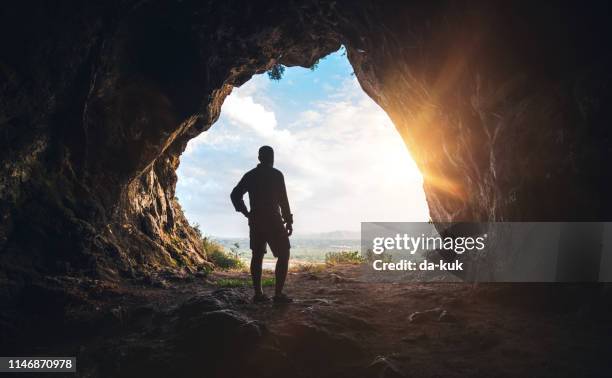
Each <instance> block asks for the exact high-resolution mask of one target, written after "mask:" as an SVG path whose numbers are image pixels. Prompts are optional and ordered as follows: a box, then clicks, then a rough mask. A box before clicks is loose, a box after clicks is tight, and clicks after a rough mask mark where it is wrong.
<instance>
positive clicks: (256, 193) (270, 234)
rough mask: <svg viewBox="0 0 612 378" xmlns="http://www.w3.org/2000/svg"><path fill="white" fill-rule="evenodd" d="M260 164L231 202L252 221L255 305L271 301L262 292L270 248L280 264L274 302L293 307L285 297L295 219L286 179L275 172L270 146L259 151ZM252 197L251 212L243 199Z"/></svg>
mask: <svg viewBox="0 0 612 378" xmlns="http://www.w3.org/2000/svg"><path fill="white" fill-rule="evenodd" d="M259 162H260V163H259V164H258V165H257V167H255V168H254V169H252V170H250V171H248V172H247V173H246V174H245V175H244V176H243V177H242V179H241V180H240V182H239V183H238V185H236V187H235V188H234V190H232V194H231V199H232V204H233V205H234V208H235V209H236V211H238V212H241V213H242V214H244V216H245V217H247V218H248V220H249V237H250V245H251V251H252V252H253V256H252V257H251V276H252V277H253V288H254V289H255V296H254V297H253V301H254V302H265V301H268V300H269V298H268V297H267V296H266V295H265V294H264V292H263V290H262V288H261V271H262V263H263V258H264V254H265V253H266V244H268V245H269V246H270V249H271V250H272V254H273V255H274V257H276V258H277V261H276V270H275V275H276V287H275V295H274V302H276V303H290V302H292V301H293V300H292V299H291V298H289V297H288V296H287V295H285V294H283V287H284V285H285V278H286V277H287V270H288V269H289V249H290V248H291V245H290V244H289V236H290V235H291V234H292V233H293V215H292V214H291V209H290V208H289V200H288V198H287V189H286V188H285V179H284V177H283V174H282V173H281V171H279V170H278V169H275V168H273V165H274V150H273V149H272V147H270V146H263V147H261V148H260V149H259ZM245 193H249V204H250V207H251V211H250V212H249V210H248V209H247V207H246V205H245V204H244V200H243V196H244V194H245Z"/></svg>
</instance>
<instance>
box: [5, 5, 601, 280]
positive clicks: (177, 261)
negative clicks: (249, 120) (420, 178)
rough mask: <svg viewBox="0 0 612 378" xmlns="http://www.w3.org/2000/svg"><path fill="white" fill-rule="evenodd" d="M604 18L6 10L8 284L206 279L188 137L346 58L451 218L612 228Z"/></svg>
mask: <svg viewBox="0 0 612 378" xmlns="http://www.w3.org/2000/svg"><path fill="white" fill-rule="evenodd" d="M607 8H608V5H607V4H593V6H590V7H588V8H587V7H583V6H581V5H580V4H578V3H571V2H567V3H557V2H550V3H549V2H539V3H538V5H537V6H535V5H533V4H527V3H512V4H511V3H509V2H499V3H493V2H485V1H483V2H462V1H433V2H410V3H408V2H402V1H384V2H383V1H367V0H362V1H315V0H311V1H301V2H298V1H262V2H258V3H257V4H255V3H253V2H246V1H210V2H201V1H176V2H174V1H171V2H167V1H148V2H137V1H123V2H119V1H116V2H114V1H109V2H100V3H96V2H92V3H78V4H73V3H71V2H62V1H59V2H55V3H49V2H42V1H41V2H21V3H15V4H10V5H9V4H3V5H2V11H1V12H0V18H1V20H2V22H1V23H0V32H1V33H0V34H1V36H0V38H1V40H2V51H1V55H0V145H2V146H3V148H2V150H0V162H1V164H0V214H1V218H0V251H1V252H0V263H1V266H2V272H3V273H2V274H3V276H2V277H1V278H2V279H3V280H11V279H13V278H15V277H23V276H24V275H23V274H22V273H25V276H26V277H29V276H32V274H33V272H40V273H43V274H47V273H54V274H55V273H60V274H63V273H83V274H90V275H97V276H100V277H103V278H117V277H120V276H127V277H135V276H141V275H145V276H146V275H150V274H151V273H153V272H158V271H164V270H166V271H171V272H174V273H178V274H185V273H190V272H193V271H195V270H198V269H201V268H202V267H204V266H205V265H206V264H207V263H206V256H205V254H204V251H202V249H201V246H199V244H198V242H197V235H196V234H195V232H194V230H193V229H191V228H190V227H189V225H188V223H187V221H186V219H185V217H184V216H183V214H182V211H181V209H180V206H179V204H178V202H177V201H176V199H175V197H174V188H175V185H176V175H175V170H176V168H177V167H178V164H179V158H180V154H181V152H182V151H183V150H184V149H185V147H186V144H187V142H188V141H189V140H190V139H191V138H193V137H195V136H197V135H198V134H200V133H201V132H204V131H206V130H208V129H209V128H210V127H211V125H212V124H213V123H214V121H215V120H216V119H217V117H218V116H219V111H220V107H221V104H222V102H223V99H224V98H225V97H226V96H227V95H228V94H229V93H230V92H231V89H232V87H233V86H239V85H240V84H242V83H244V82H246V81H247V80H248V79H249V78H250V77H251V76H252V75H253V74H255V73H261V72H264V71H265V70H267V69H268V68H270V67H271V66H272V65H273V64H275V63H277V62H278V63H282V64H285V65H289V66H291V65H302V66H310V65H312V64H313V63H314V62H315V61H316V60H317V59H319V58H320V57H323V56H325V55H327V54H328V53H330V52H332V51H335V50H337V49H338V48H339V46H340V45H341V44H344V45H346V47H347V51H348V57H349V60H350V62H351V64H352V65H353V68H354V70H355V74H356V76H357V78H358V80H359V82H360V84H361V85H362V87H363V88H364V90H365V91H366V92H367V93H368V94H369V95H370V96H371V97H372V98H373V99H374V100H375V101H376V102H377V103H378V104H380V105H381V106H382V107H383V109H385V111H386V112H387V113H388V114H389V115H390V117H391V119H392V120H393V122H394V123H395V125H396V126H397V128H398V131H399V132H400V134H401V136H402V137H403V139H404V140H405V142H406V144H407V146H408V148H409V149H410V151H411V153H412V155H413V157H414V158H415V161H416V162H417V164H418V166H419V167H420V169H421V170H422V172H423V173H424V176H425V184H424V185H425V191H426V195H427V200H428V204H429V208H430V212H431V217H432V219H433V220H434V221H445V222H447V221H466V220H496V221H502V220H504V221H511V220H515V221H519V220H603V219H607V214H609V210H611V209H610V202H609V200H608V196H607V193H608V192H609V190H610V182H611V180H610V173H608V172H609V170H607V169H606V167H605V162H606V158H607V157H608V156H610V142H609V128H608V127H607V126H608V125H609V121H610V113H609V111H607V109H606V104H607V103H609V101H608V100H609V98H610V93H611V91H610V74H609V72H608V71H607V66H609V64H608V63H609V62H610V52H609V49H608V48H607V42H608V35H609V28H610V26H608V23H607V20H606V16H605V15H606V14H608V13H606V12H607V11H608V9H607ZM204 200H205V199H204ZM204 231H206V230H204ZM20 279H22V278H20Z"/></svg>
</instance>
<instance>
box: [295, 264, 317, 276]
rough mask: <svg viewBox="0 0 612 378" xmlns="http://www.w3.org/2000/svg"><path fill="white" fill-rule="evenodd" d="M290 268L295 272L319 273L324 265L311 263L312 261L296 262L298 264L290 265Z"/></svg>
mask: <svg viewBox="0 0 612 378" xmlns="http://www.w3.org/2000/svg"><path fill="white" fill-rule="evenodd" d="M290 270H291V271H292V272H296V273H313V274H314V273H321V272H323V271H325V265H324V264H313V263H306V264H298V265H295V266H293V267H291V268H290Z"/></svg>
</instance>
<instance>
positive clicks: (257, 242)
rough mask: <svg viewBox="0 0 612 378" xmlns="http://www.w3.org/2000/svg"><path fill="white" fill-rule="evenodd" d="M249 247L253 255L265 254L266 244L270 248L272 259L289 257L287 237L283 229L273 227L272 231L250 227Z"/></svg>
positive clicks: (289, 246)
mask: <svg viewBox="0 0 612 378" xmlns="http://www.w3.org/2000/svg"><path fill="white" fill-rule="evenodd" d="M249 238H250V247H251V250H252V251H253V254H254V255H256V254H261V255H263V254H265V253H266V244H268V245H269V246H270V250H271V251H272V255H273V256H274V257H289V249H290V248H291V244H290V243H289V235H287V231H286V230H285V227H284V226H283V225H282V224H281V227H274V228H272V229H261V228H259V229H258V228H255V227H250V231H249Z"/></svg>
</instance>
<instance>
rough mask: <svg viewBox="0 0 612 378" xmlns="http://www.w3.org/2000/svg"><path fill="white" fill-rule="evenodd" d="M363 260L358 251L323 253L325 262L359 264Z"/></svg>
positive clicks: (330, 263) (328, 263) (329, 263)
mask: <svg viewBox="0 0 612 378" xmlns="http://www.w3.org/2000/svg"><path fill="white" fill-rule="evenodd" d="M364 261H365V260H364V258H363V257H362V256H361V254H360V253H359V251H342V252H327V253H326V254H325V264H327V265H337V264H361V263H363V262H364Z"/></svg>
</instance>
